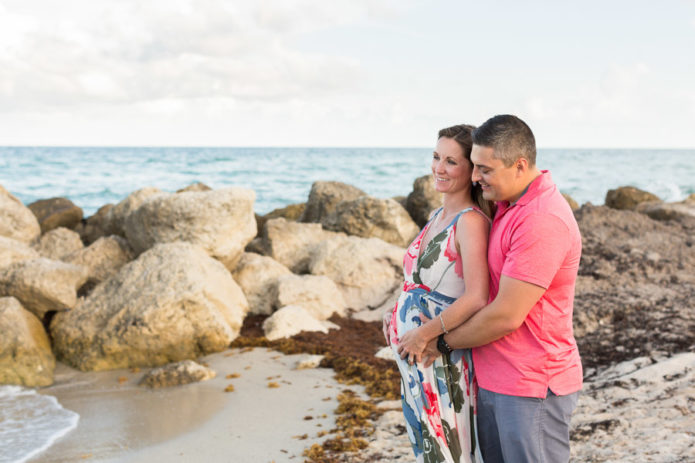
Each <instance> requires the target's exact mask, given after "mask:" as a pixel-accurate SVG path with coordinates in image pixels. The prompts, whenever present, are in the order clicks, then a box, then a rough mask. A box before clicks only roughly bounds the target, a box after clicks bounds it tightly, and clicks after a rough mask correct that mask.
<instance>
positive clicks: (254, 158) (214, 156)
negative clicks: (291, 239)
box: [0, 147, 695, 462]
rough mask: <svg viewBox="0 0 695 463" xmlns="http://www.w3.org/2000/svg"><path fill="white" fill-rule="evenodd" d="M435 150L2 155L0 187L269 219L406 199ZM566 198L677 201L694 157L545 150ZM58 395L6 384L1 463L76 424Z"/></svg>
mask: <svg viewBox="0 0 695 463" xmlns="http://www.w3.org/2000/svg"><path fill="white" fill-rule="evenodd" d="M431 153H432V149H431V148H168V147H167V148H162V147H142V148H124V147H118V148H104V147H60V148H57V147H0V185H2V186H3V187H4V188H5V189H7V190H8V191H10V192H11V193H12V194H14V195H15V196H17V197H18V198H19V199H20V200H21V201H22V202H23V203H25V204H29V203H31V202H33V201H36V200H38V199H44V198H51V197H56V196H62V197H67V198H69V199H70V200H72V201H73V202H74V203H75V204H77V205H78V206H80V207H82V209H83V210H84V212H85V216H89V215H91V214H93V213H94V212H95V211H96V210H97V209H98V208H99V207H101V206H103V205H104V204H107V203H117V202H119V201H120V200H122V199H123V198H125V197H126V196H127V195H128V194H130V193H131V192H133V191H135V190H137V189H140V188H143V187H146V186H153V187H157V188H160V189H162V190H165V191H176V190H177V189H179V188H183V187H185V186H187V185H189V184H191V183H193V182H203V183H205V184H207V185H208V186H210V187H212V188H222V187H225V186H242V187H247V188H252V189H253V190H255V191H256V195H257V196H256V198H257V199H256V205H255V210H256V212H257V213H259V214H265V213H267V212H270V211H271V210H273V209H275V208H278V207H283V206H286V205H288V204H291V203H298V202H303V201H306V198H307V196H308V194H309V191H310V189H311V185H312V183H313V182H314V181H316V180H337V181H341V182H345V183H349V184H351V185H354V186H356V187H358V188H361V189H362V190H364V191H365V192H367V193H368V194H370V195H373V196H377V197H381V198H386V197H393V196H405V195H407V194H408V193H409V192H410V191H411V190H412V185H413V180H415V179H416V178H417V177H419V176H421V175H425V174H428V173H429V164H430V159H431ZM537 164H538V166H539V167H540V168H541V169H549V170H550V171H551V172H552V175H553V179H554V180H555V182H556V183H557V184H558V185H559V187H560V190H561V191H563V192H565V193H568V194H569V195H571V196H572V197H573V198H574V199H575V200H576V201H577V202H579V203H580V204H582V203H585V202H591V203H593V204H603V202H604V198H605V196H606V192H607V191H608V190H609V189H612V188H616V187H618V186H623V185H632V186H636V187H638V188H641V189H643V190H647V191H650V192H652V193H654V194H656V195H658V196H659V197H660V198H661V199H663V200H665V201H678V200H681V199H684V198H685V197H687V196H688V195H690V194H691V193H695V150H634V149H540V150H539V152H538V158H537ZM78 419H79V416H78V415H77V414H75V413H73V412H71V411H69V410H65V409H63V408H62V407H61V406H60V404H59V403H58V402H57V401H56V400H55V398H54V397H51V396H46V395H41V394H36V393H35V392H34V391H32V390H27V389H24V388H18V387H15V386H0V448H1V449H2V452H0V462H17V461H20V462H21V461H26V460H27V459H29V458H30V457H31V456H32V455H35V454H37V453H38V452H40V451H41V450H42V449H45V448H47V447H48V446H50V445H51V443H52V442H53V441H54V440H55V439H57V438H59V437H60V436H62V435H64V434H66V433H68V432H69V431H70V430H72V429H73V428H75V427H76V426H77V421H78Z"/></svg>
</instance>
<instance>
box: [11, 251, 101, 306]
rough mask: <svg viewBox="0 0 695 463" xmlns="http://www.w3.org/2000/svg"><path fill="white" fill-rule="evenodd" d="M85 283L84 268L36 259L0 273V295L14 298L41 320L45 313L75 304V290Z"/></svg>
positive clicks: (12, 266)
mask: <svg viewBox="0 0 695 463" xmlns="http://www.w3.org/2000/svg"><path fill="white" fill-rule="evenodd" d="M86 281H87V270H86V269H85V268H84V267H80V266H77V265H72V264H68V263H65V262H60V261H56V260H51V259H46V258H43V257H41V258H38V259H32V260H25V261H21V262H15V263H14V264H12V265H10V266H8V267H5V268H4V269H2V270H0V296H13V297H15V298H17V299H19V301H20V302H21V303H22V306H24V308H26V309H27V310H29V311H30V312H32V313H33V314H34V315H36V316H37V317H38V318H39V319H41V320H43V317H44V315H45V314H46V312H49V311H57V310H68V309H72V308H73V307H75V305H76V304H77V290H78V289H79V288H80V287H81V286H82V285H83V284H84V283H85V282H86Z"/></svg>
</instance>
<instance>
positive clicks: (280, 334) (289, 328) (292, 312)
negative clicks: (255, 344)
mask: <svg viewBox="0 0 695 463" xmlns="http://www.w3.org/2000/svg"><path fill="white" fill-rule="evenodd" d="M329 329H338V326H337V325H336V324H334V323H331V322H326V321H323V322H322V321H320V320H317V319H316V318H314V317H312V316H311V314H310V313H309V311H307V310H306V309H305V308H304V307H302V306H298V305H289V306H286V307H282V308H281V309H280V310H278V311H277V312H275V313H274V314H273V315H271V316H270V317H268V318H266V319H265V321H264V322H263V332H264V333H265V337H266V338H268V340H270V341H274V340H276V339H280V338H289V337H291V336H294V335H295V334H297V333H301V332H302V331H320V332H322V333H328V330H329Z"/></svg>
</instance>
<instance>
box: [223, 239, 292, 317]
mask: <svg viewBox="0 0 695 463" xmlns="http://www.w3.org/2000/svg"><path fill="white" fill-rule="evenodd" d="M291 273H292V272H290V269H288V268H287V267H285V266H284V265H282V264H281V263H280V262H277V261H276V260H274V259H272V258H270V257H267V256H261V255H258V254H254V253H250V252H245V253H244V254H242V255H241V259H239V262H238V263H237V265H236V268H235V269H234V270H233V271H232V277H234V281H236V282H237V284H238V285H239V286H240V287H241V289H242V291H243V292H244V294H245V295H246V299H247V300H248V302H249V313H252V314H264V315H270V314H271V313H272V312H273V303H274V301H273V296H272V291H271V289H272V288H273V287H274V286H275V285H276V283H277V279H278V277H280V276H282V275H290V274H291Z"/></svg>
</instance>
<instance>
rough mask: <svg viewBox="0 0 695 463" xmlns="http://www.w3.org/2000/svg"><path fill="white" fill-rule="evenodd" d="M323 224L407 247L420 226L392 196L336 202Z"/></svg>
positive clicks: (339, 230) (363, 197) (350, 233)
mask: <svg viewBox="0 0 695 463" xmlns="http://www.w3.org/2000/svg"><path fill="white" fill-rule="evenodd" d="M321 224H322V225H323V226H324V228H325V229H327V230H333V231H337V232H345V233H347V234H348V235H355V236H361V237H363V238H380V239H382V240H384V241H386V242H387V243H392V244H395V245H396V246H401V247H407V246H408V245H409V244H410V242H411V241H412V240H413V238H415V236H417V234H418V232H419V231H420V229H419V228H418V226H417V225H416V224H415V222H413V220H412V219H411V218H410V215H408V212H407V211H406V210H405V209H403V207H402V206H401V205H400V204H398V203H397V202H396V201H394V200H393V199H379V198H374V197H371V196H362V197H359V198H357V199H354V200H352V201H343V202H340V203H338V204H337V205H336V208H335V210H334V212H332V213H331V214H329V215H328V216H326V217H324V218H323V219H322V220H321Z"/></svg>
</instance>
